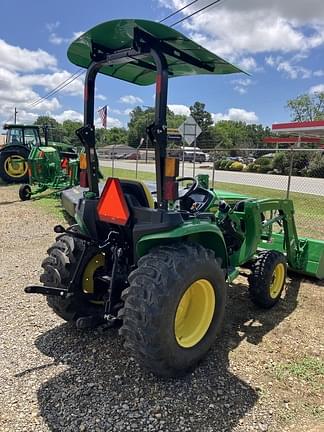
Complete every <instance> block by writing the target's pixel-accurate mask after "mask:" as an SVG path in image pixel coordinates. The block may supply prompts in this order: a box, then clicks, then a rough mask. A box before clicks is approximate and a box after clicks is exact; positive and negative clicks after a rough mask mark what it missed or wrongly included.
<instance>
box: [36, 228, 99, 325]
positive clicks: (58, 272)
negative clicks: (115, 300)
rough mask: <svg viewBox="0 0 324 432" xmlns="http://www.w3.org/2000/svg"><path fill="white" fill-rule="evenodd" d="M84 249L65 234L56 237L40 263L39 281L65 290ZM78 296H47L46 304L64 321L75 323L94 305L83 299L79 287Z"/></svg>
mask: <svg viewBox="0 0 324 432" xmlns="http://www.w3.org/2000/svg"><path fill="white" fill-rule="evenodd" d="M84 247H85V246H84V243H83V241H82V240H79V239H77V238H75V237H72V236H69V235H66V234H63V235H61V236H59V237H57V239H56V242H55V243H54V244H53V245H52V246H51V247H50V248H49V249H48V251H47V253H48V257H46V258H45V259H44V260H43V262H42V267H43V269H44V273H43V274H42V275H41V276H40V281H41V282H42V283H43V284H44V285H48V286H51V287H62V288H67V286H68V284H69V282H70V281H71V279H72V277H73V275H74V272H75V270H76V266H77V263H78V260H79V258H80V256H81V253H82V251H83V249H84ZM78 294H79V295H74V296H72V297H69V298H61V297H59V296H51V295H48V296H46V299H47V304H48V306H49V307H50V308H51V309H53V311H54V312H55V313H56V314H57V315H58V316H59V317H61V318H63V319H64V320H65V321H76V320H77V319H78V318H80V317H84V316H88V315H91V314H92V313H94V311H95V307H94V305H92V304H91V303H89V302H88V301H87V299H86V298H85V295H84V294H83V292H82V290H81V286H80V292H79V293H78Z"/></svg>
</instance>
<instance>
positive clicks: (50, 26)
mask: <svg viewBox="0 0 324 432" xmlns="http://www.w3.org/2000/svg"><path fill="white" fill-rule="evenodd" d="M60 25H61V23H60V21H55V22H52V23H47V24H46V25H45V27H46V28H47V30H48V31H49V32H52V31H54V30H55V29H57V28H58V27H59V26H60Z"/></svg>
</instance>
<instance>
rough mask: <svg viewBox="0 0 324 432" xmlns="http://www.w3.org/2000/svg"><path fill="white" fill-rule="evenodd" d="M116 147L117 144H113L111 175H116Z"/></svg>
mask: <svg viewBox="0 0 324 432" xmlns="http://www.w3.org/2000/svg"><path fill="white" fill-rule="evenodd" d="M115 147H116V144H114V145H113V154H112V158H111V176H112V177H114V173H115Z"/></svg>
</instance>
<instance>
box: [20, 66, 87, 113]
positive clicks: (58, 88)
mask: <svg viewBox="0 0 324 432" xmlns="http://www.w3.org/2000/svg"><path fill="white" fill-rule="evenodd" d="M84 72H85V70H84V69H81V68H80V69H78V70H77V71H76V72H74V73H73V74H72V75H70V76H69V78H67V79H65V80H64V81H62V82H61V83H60V84H59V85H58V86H56V87H55V88H54V89H53V90H51V91H50V92H49V93H47V94H46V95H45V96H42V97H40V98H39V99H36V100H34V101H33V102H31V103H30V104H29V105H28V107H30V108H34V107H35V106H37V105H39V104H40V103H41V102H43V101H44V100H46V99H48V98H49V97H51V96H54V95H55V94H56V93H58V92H59V91H61V90H62V89H63V88H65V87H67V86H68V85H70V84H71V83H72V82H73V81H74V80H76V79H77V78H79V76H81V75H82V74H84Z"/></svg>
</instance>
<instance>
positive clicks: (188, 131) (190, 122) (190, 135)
mask: <svg viewBox="0 0 324 432" xmlns="http://www.w3.org/2000/svg"><path fill="white" fill-rule="evenodd" d="M178 130H179V132H180V133H181V135H182V137H183V139H184V140H185V141H186V143H187V144H188V145H191V144H192V143H193V142H194V141H195V139H196V138H197V137H198V136H199V135H200V134H201V129H200V127H199V125H198V123H197V122H196V120H195V119H194V118H193V117H191V116H189V117H188V118H187V119H186V120H185V121H184V122H183V123H182V125H181V126H179V128H178Z"/></svg>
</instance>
